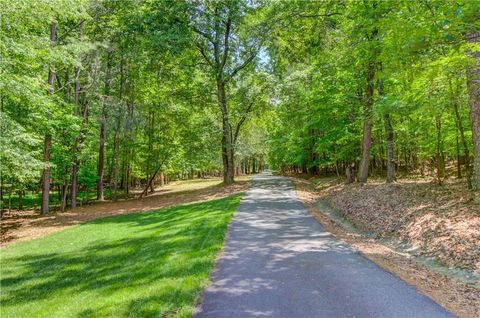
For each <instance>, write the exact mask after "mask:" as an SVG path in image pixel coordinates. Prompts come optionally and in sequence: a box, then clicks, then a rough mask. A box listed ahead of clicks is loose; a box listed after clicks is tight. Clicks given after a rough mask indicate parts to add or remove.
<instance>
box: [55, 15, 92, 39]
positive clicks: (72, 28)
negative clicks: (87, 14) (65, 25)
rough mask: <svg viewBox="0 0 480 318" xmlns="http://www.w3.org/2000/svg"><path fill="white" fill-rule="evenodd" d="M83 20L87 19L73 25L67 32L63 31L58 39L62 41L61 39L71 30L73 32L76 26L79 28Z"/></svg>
mask: <svg viewBox="0 0 480 318" xmlns="http://www.w3.org/2000/svg"><path fill="white" fill-rule="evenodd" d="M83 22H85V19H83V20H81V21H80V22H79V23H78V24H77V25H74V26H73V27H71V28H70V29H68V30H67V31H66V32H65V33H63V34H62V35H61V36H58V37H57V41H60V40H61V39H63V38H64V37H65V36H67V35H68V34H69V33H70V32H72V31H73V30H75V29H76V28H78V27H79V26H80V25H81V24H82V23H83Z"/></svg>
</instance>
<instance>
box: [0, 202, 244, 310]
mask: <svg viewBox="0 0 480 318" xmlns="http://www.w3.org/2000/svg"><path fill="white" fill-rule="evenodd" d="M240 198H241V195H234V196H230V197H227V198H223V199H220V200H212V201H207V202H203V203H199V204H191V205H184V206H177V207H172V208H167V209H161V210H158V211H153V212H146V213H135V214H127V215H122V216H116V217H108V218H103V219H97V220H94V221H91V222H89V223H86V224H83V225H79V226H75V227H73V228H71V229H68V230H65V231H61V232H57V233H55V234H52V235H49V236H46V237H44V238H41V239H37V240H33V241H28V242H20V243H17V244H13V245H11V246H10V247H7V248H5V249H2V250H0V253H1V254H0V255H1V269H0V274H1V275H0V278H1V290H0V293H1V294H0V295H1V297H0V300H1V311H0V312H1V314H2V317H4V318H7V317H162V316H166V317H189V316H190V315H191V312H192V310H193V308H194V305H195V304H194V302H195V300H196V299H197V297H198V295H199V293H200V292H201V290H202V287H204V286H205V285H206V284H207V283H208V281H209V276H208V274H209V272H210V271H211V269H212V268H213V264H214V260H215V256H216V254H217V252H218V251H219V249H220V248H221V246H222V242H223V238H224V235H225V232H226V228H227V224H228V222H229V220H230V218H231V216H232V214H233V212H234V211H235V209H236V207H237V205H238V203H239V201H240Z"/></svg>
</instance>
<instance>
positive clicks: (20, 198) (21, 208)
mask: <svg viewBox="0 0 480 318" xmlns="http://www.w3.org/2000/svg"><path fill="white" fill-rule="evenodd" d="M18 210H19V211H22V210H23V190H20V191H18Z"/></svg>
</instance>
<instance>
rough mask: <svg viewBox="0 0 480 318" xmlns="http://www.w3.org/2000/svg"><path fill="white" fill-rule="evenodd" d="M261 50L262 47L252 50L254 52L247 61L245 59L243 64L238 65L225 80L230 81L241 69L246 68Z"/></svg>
mask: <svg viewBox="0 0 480 318" xmlns="http://www.w3.org/2000/svg"><path fill="white" fill-rule="evenodd" d="M259 51H260V49H258V50H256V51H254V52H252V53H251V54H250V56H249V57H248V58H247V59H246V60H245V61H243V63H242V64H240V65H238V66H237V67H236V68H235V69H234V70H233V71H232V73H230V74H229V75H228V76H227V78H226V79H225V82H228V81H230V80H231V79H232V78H234V77H235V75H237V73H238V72H239V71H241V70H242V69H244V68H245V67H247V66H248V64H250V63H251V62H252V61H253V59H254V58H255V57H256V56H257V54H258V52H259Z"/></svg>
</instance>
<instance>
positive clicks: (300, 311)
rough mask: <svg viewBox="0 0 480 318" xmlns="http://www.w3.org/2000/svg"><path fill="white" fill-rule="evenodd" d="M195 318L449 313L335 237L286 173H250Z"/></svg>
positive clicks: (421, 316) (409, 317) (426, 315)
mask: <svg viewBox="0 0 480 318" xmlns="http://www.w3.org/2000/svg"><path fill="white" fill-rule="evenodd" d="M212 281H213V283H212V284H211V285H210V286H208V287H207V288H206V290H205V292H204V295H203V302H202V304H201V305H200V307H199V308H197V310H196V313H195V315H194V316H195V317H197V318H203V317H222V318H223V317H225V318H226V317H228V318H230V317H239V318H244V317H292V318H293V317H295V318H303V317H329V318H330V317H357V318H359V317H368V318H375V317H382V318H383V317H385V318H387V317H402V318H412V317H419V318H429V317H454V316H453V315H452V314H451V313H449V312H448V311H446V310H445V309H444V308H442V307H441V306H440V305H438V304H437V303H435V302H434V301H433V300H431V299H430V298H428V297H426V296H424V295H422V294H420V293H419V292H418V291H417V290H416V289H415V288H413V287H412V286H410V285H408V284H407V283H405V282H404V281H402V280H401V279H399V278H397V277H395V276H393V275H392V274H390V273H388V272H386V271H384V270H383V269H381V268H380V267H378V266H377V265H376V264H375V263H373V262H371V261H370V260H368V259H366V258H365V257H363V256H362V255H360V254H359V253H358V252H356V251H355V250H354V249H353V248H351V247H350V246H349V245H348V244H346V243H344V242H341V241H338V240H337V239H335V238H334V237H333V236H332V235H331V234H330V233H329V232H327V231H325V229H324V228H323V227H322V226H321V225H320V224H319V223H318V222H317V221H316V220H315V219H314V218H313V217H312V216H311V215H310V214H309V213H308V211H307V210H306V209H305V208H304V206H303V204H302V203H301V202H300V201H299V200H298V199H297V197H296V195H295V192H294V189H293V185H292V183H291V182H290V181H289V180H288V179H287V178H284V177H277V176H272V175H269V174H262V175H259V176H256V177H255V178H254V180H253V183H252V186H251V187H250V189H249V190H248V191H247V193H246V194H245V196H244V198H243V200H242V202H241V203H240V205H239V207H238V210H237V212H236V214H235V216H234V219H233V222H232V223H231V224H230V227H229V230H228V235H227V239H226V245H225V248H224V251H223V254H222V256H221V257H220V259H219V261H218V262H217V265H216V267H215V270H214V273H213V276H212Z"/></svg>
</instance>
